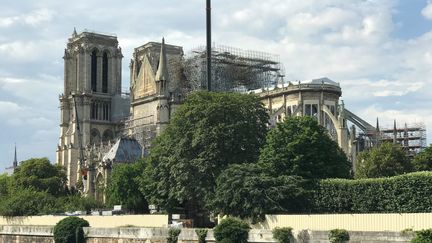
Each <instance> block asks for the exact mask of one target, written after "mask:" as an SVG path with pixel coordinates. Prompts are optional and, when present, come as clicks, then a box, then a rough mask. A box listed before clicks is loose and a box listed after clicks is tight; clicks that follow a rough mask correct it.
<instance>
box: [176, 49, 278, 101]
mask: <svg viewBox="0 0 432 243" xmlns="http://www.w3.org/2000/svg"><path fill="white" fill-rule="evenodd" d="M206 57H207V55H206V48H205V46H201V47H198V48H194V49H193V50H192V51H191V52H190V53H189V54H188V56H187V57H186V59H185V69H184V73H185V76H186V78H187V80H188V81H189V83H190V85H191V86H192V89H194V90H197V89H206V88H207V83H206V80H207V78H206V77H207V60H206ZM211 75H212V79H211V80H212V84H211V85H212V91H228V92H242V91H247V90H254V89H260V88H267V87H270V86H273V85H277V84H279V83H283V77H284V69H283V66H282V64H281V63H280V61H279V56H277V55H272V54H269V53H265V52H258V51H248V50H242V49H239V48H234V47H229V46H223V45H218V46H214V47H212V74H211Z"/></svg>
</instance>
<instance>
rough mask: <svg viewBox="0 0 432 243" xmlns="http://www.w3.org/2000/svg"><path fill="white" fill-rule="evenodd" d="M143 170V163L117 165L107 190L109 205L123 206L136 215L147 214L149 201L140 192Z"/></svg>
mask: <svg viewBox="0 0 432 243" xmlns="http://www.w3.org/2000/svg"><path fill="white" fill-rule="evenodd" d="M143 170H144V163H143V162H136V163H131V164H117V165H115V166H114V167H113V169H112V173H111V177H110V179H109V181H108V186H107V190H106V196H107V201H108V203H109V204H110V205H114V204H121V205H123V206H125V207H126V208H127V209H128V210H131V211H132V212H135V213H147V212H148V204H147V201H146V199H145V197H144V195H143V194H142V192H141V191H140V190H139V177H140V175H141V173H142V172H143Z"/></svg>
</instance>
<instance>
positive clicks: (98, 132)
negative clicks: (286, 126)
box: [56, 30, 396, 201]
mask: <svg viewBox="0 0 432 243" xmlns="http://www.w3.org/2000/svg"><path fill="white" fill-rule="evenodd" d="M192 52H193V53H194V55H192V56H191V57H188V58H185V55H184V53H183V48H182V47H180V46H175V45H168V44H165V42H164V40H162V42H161V43H156V42H149V43H146V44H144V45H142V46H139V47H137V48H135V49H134V52H133V56H132V59H131V62H130V66H129V69H130V90H129V91H127V92H122V80H121V77H122V58H123V55H122V50H121V48H120V47H119V43H118V40H117V37H116V36H113V35H106V34H101V33H95V32H90V31H83V32H81V33H79V34H78V33H77V32H76V31H75V30H74V32H73V34H72V36H71V38H69V40H68V43H67V47H66V49H65V53H64V57H63V59H64V92H63V94H61V95H60V97H59V99H60V110H61V121H60V139H59V143H58V147H57V153H56V157H57V159H56V160H57V164H59V165H62V166H63V167H64V168H65V169H66V172H67V179H68V186H69V187H75V188H77V189H79V190H80V191H81V192H83V193H84V194H85V195H90V196H94V197H96V198H97V199H98V200H101V201H104V200H105V199H104V188H105V187H106V185H107V181H108V179H109V177H110V172H111V168H112V166H113V165H114V164H116V163H130V162H134V161H136V160H137V159H139V158H141V157H143V156H145V154H146V153H147V152H148V149H149V146H150V141H151V140H152V139H153V138H154V137H156V136H157V135H158V134H160V133H161V131H163V129H164V128H165V127H166V126H167V124H168V123H169V120H170V118H171V116H172V115H173V113H174V112H175V110H176V108H177V107H178V106H179V105H180V104H181V103H182V101H183V100H184V97H186V96H187V94H188V93H190V92H191V91H193V90H197V89H203V88H206V86H205V83H206V82H205V81H206V76H207V73H206V68H205V67H206V58H205V57H206V53H205V51H203V50H202V49H201V50H199V49H197V50H193V51H192ZM211 61H212V67H213V68H212V70H211V72H212V73H211V76H212V79H211V80H212V90H216V91H229V92H242V93H254V94H256V95H257V96H259V97H260V99H261V101H262V102H263V104H264V106H265V107H267V109H268V111H269V115H270V121H269V123H270V125H275V124H276V123H277V122H279V121H282V120H283V119H284V118H285V117H289V116H312V117H314V118H315V119H316V120H317V121H318V122H319V123H320V124H321V125H322V126H324V127H325V128H327V130H328V132H329V135H330V136H331V137H332V138H333V140H334V141H335V142H337V143H338V145H339V146H340V147H341V148H342V150H343V151H344V152H345V153H346V155H347V157H348V158H349V159H350V160H351V161H352V163H355V161H356V155H357V153H358V152H359V151H361V150H363V149H365V148H368V147H371V146H376V145H377V144H378V143H379V142H380V140H382V135H381V133H380V131H379V128H378V124H377V127H374V126H372V125H370V124H369V123H367V122H366V121H364V120H363V119H361V118H360V117H358V116H356V115H355V114H354V113H352V112H350V111H349V110H347V109H346V108H345V106H344V104H343V101H341V100H340V97H341V95H342V90H341V87H340V85H339V84H338V83H336V82H334V81H332V80H330V79H328V78H320V79H313V80H306V81H302V82H300V81H295V82H285V81H284V80H283V77H284V75H283V67H282V65H281V64H280V62H279V61H278V58H275V57H274V56H272V55H271V54H267V53H262V52H257V51H242V50H240V49H236V48H230V47H225V46H222V47H212V59H211ZM348 121H349V122H350V123H351V126H349V125H348ZM354 125H355V126H354ZM356 129H360V132H359V133H357V132H356ZM394 140H395V141H396V136H395V138H394Z"/></svg>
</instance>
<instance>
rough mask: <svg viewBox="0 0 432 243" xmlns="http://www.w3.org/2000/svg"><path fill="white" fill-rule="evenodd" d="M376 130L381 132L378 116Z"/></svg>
mask: <svg viewBox="0 0 432 243" xmlns="http://www.w3.org/2000/svg"><path fill="white" fill-rule="evenodd" d="M376 130H377V131H378V132H379V131H380V128H379V119H378V117H377V121H376Z"/></svg>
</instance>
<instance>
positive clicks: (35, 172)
mask: <svg viewBox="0 0 432 243" xmlns="http://www.w3.org/2000/svg"><path fill="white" fill-rule="evenodd" d="M12 178H13V184H14V186H15V187H17V188H32V189H34V190H36V191H46V192H48V193H50V194H52V195H56V196H57V195H61V194H64V193H65V191H66V180H67V179H66V174H65V172H64V170H63V168H62V167H61V166H58V165H53V164H51V163H50V161H49V160H48V159H47V158H33V159H29V160H26V161H23V162H21V164H20V165H19V166H18V167H17V168H15V170H14V174H13V175H12Z"/></svg>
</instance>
